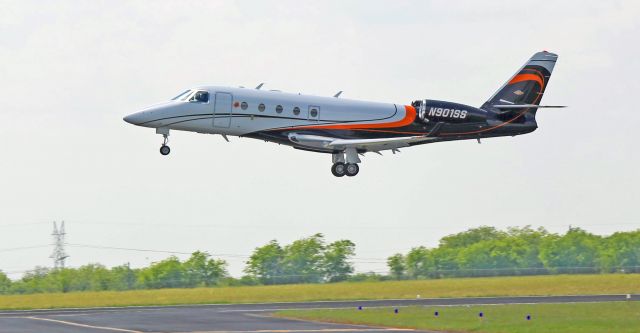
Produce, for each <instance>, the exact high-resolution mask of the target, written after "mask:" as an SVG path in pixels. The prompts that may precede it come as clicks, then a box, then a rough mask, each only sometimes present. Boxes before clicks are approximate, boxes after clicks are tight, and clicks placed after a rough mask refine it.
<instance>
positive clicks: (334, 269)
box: [323, 240, 356, 282]
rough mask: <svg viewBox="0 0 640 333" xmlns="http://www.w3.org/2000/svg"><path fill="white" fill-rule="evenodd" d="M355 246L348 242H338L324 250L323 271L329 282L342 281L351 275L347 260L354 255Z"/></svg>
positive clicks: (350, 267) (350, 265) (351, 271)
mask: <svg viewBox="0 0 640 333" xmlns="http://www.w3.org/2000/svg"><path fill="white" fill-rule="evenodd" d="M355 249H356V245H355V244H354V243H353V242H352V241H350V240H339V241H336V242H333V243H331V244H329V245H328V246H327V247H326V248H325V250H324V255H323V256H324V258H323V271H324V275H325V278H326V279H327V280H328V281H329V282H337V281H344V280H346V279H347V278H348V277H349V274H351V273H353V265H352V264H351V263H350V262H349V259H350V258H351V257H353V256H354V255H355V251H356V250H355Z"/></svg>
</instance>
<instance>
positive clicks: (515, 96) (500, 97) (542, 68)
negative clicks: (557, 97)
mask: <svg viewBox="0 0 640 333" xmlns="http://www.w3.org/2000/svg"><path fill="white" fill-rule="evenodd" d="M557 60H558V55H556V54H554V53H551V52H547V51H543V52H538V53H536V54H534V55H533V57H531V59H529V61H527V63H526V64H525V65H524V66H522V68H520V70H519V71H517V72H516V73H515V74H514V75H513V76H512V77H511V78H510V79H509V80H508V81H507V82H506V83H505V84H504V85H502V87H500V89H499V90H498V91H497V92H496V93H495V94H493V96H491V97H490V98H489V100H488V101H486V102H485V103H484V104H482V106H481V107H480V108H481V109H484V110H489V111H493V112H495V113H496V114H497V118H498V119H499V120H502V121H509V122H516V123H520V122H526V121H527V120H529V121H535V120H534V119H535V118H534V117H535V114H536V111H537V109H538V108H557V107H564V106H544V105H540V100H541V99H542V96H543V94H544V91H545V89H546V88H547V85H548V84H549V78H551V73H552V72H553V67H554V66H555V64H556V61H557Z"/></svg>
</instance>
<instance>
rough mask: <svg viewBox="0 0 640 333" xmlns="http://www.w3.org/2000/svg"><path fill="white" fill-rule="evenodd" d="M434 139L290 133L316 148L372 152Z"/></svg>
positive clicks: (290, 138) (300, 141)
mask: <svg viewBox="0 0 640 333" xmlns="http://www.w3.org/2000/svg"><path fill="white" fill-rule="evenodd" d="M434 139H435V138H431V137H426V136H405V137H397V138H381V139H338V138H332V137H327V136H317V135H305V134H296V133H291V134H289V140H291V141H292V142H295V143H298V144H301V145H305V146H310V147H316V148H330V149H335V150H344V149H347V148H356V149H358V150H364V151H372V152H379V151H382V150H389V149H397V148H402V147H408V146H409V145H410V144H411V143H416V142H424V141H431V140H434Z"/></svg>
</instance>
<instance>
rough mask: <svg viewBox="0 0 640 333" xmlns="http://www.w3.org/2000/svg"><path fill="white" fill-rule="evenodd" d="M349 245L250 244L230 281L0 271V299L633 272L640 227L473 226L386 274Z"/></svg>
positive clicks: (167, 263)
mask: <svg viewBox="0 0 640 333" xmlns="http://www.w3.org/2000/svg"><path fill="white" fill-rule="evenodd" d="M354 256H355V244H354V243H353V242H351V241H349V240H338V241H335V242H332V243H327V242H326V241H325V239H324V236H323V235H322V234H315V235H312V236H310V237H306V238H302V239H299V240H296V241H294V242H292V243H290V244H286V245H281V244H280V243H278V242H277V241H275V240H273V241H270V242H269V243H267V244H265V245H263V246H260V247H257V248H256V249H255V250H254V251H253V253H252V254H251V256H250V257H249V259H248V260H247V262H246V266H245V269H244V272H245V275H244V276H243V277H241V278H233V277H231V276H229V274H228V272H227V263H226V262H225V261H224V260H221V259H216V258H213V257H212V256H211V255H210V254H209V253H207V252H200V251H197V252H194V253H193V254H192V255H191V256H190V257H189V258H188V259H186V260H184V261H181V260H180V259H179V258H177V257H175V256H171V257H169V258H167V259H165V260H162V261H158V262H154V263H152V264H150V265H149V266H147V267H142V268H131V267H129V265H122V266H116V267H112V268H107V267H105V266H103V265H100V264H88V265H84V266H81V267H78V268H63V269H51V268H45V267H36V268H35V269H33V270H31V271H29V272H27V273H26V274H24V276H23V277H22V278H20V279H19V280H16V281H12V280H11V279H9V278H8V277H7V276H6V275H5V274H4V273H2V272H1V271H0V294H25V293H46V292H72V291H101V290H134V289H160V288H194V287H213V286H237V285H267V284H288V283H325V282H340V281H362V280H390V279H429V278H447V277H471V276H495V275H533V274H572V273H614V272H619V273H640V230H638V231H633V232H618V233H615V234H613V235H611V236H607V237H603V236H598V235H594V234H591V233H588V232H586V231H584V230H581V229H578V228H572V229H570V230H569V231H568V232H567V233H565V234H564V235H559V234H554V233H549V232H548V231H546V230H545V229H544V228H538V229H532V228H530V227H524V228H509V229H507V230H506V231H501V230H497V229H495V228H493V227H479V228H474V229H470V230H467V231H464V232H461V233H457V234H453V235H449V236H446V237H443V238H442V239H441V240H440V242H439V245H438V246H437V247H435V248H427V247H424V246H419V247H414V248H412V249H411V250H410V251H408V252H407V253H405V254H401V253H398V254H395V255H392V256H390V257H389V258H387V266H388V268H389V274H378V273H373V272H372V273H360V274H355V273H354V267H353V263H352V260H353V258H354Z"/></svg>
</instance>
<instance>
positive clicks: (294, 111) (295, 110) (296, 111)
mask: <svg viewBox="0 0 640 333" xmlns="http://www.w3.org/2000/svg"><path fill="white" fill-rule="evenodd" d="M293 114H294V115H296V116H297V115H299V114H300V108H299V107H297V106H296V107H295V108H293Z"/></svg>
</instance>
